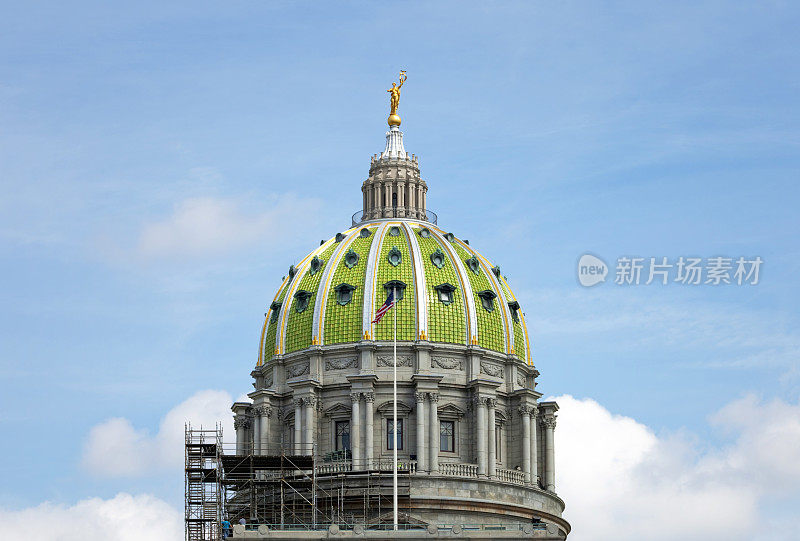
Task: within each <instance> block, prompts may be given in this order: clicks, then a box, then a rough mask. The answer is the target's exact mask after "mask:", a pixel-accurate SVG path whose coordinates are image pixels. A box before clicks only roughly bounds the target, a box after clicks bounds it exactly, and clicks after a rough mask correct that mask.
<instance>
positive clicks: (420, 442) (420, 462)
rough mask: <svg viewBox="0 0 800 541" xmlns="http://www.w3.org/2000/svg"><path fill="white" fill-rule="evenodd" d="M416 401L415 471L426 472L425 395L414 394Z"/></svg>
mask: <svg viewBox="0 0 800 541" xmlns="http://www.w3.org/2000/svg"><path fill="white" fill-rule="evenodd" d="M414 398H416V399H417V471H427V469H428V451H427V449H425V393H420V392H417V393H414Z"/></svg>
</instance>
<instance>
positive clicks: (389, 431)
mask: <svg viewBox="0 0 800 541" xmlns="http://www.w3.org/2000/svg"><path fill="white" fill-rule="evenodd" d="M393 429H394V423H392V420H391V419H386V448H387V449H389V450H390V451H391V450H392V449H394V433H393ZM402 449H403V420H402V419H398V420H397V450H398V451H399V450H402Z"/></svg>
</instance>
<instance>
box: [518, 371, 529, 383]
mask: <svg viewBox="0 0 800 541" xmlns="http://www.w3.org/2000/svg"><path fill="white" fill-rule="evenodd" d="M527 380H528V378H526V377H525V374H523V373H521V372H517V385H519V386H520V387H525V386H526V385H527V383H528V381H527Z"/></svg>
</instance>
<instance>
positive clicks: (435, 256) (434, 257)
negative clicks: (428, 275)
mask: <svg viewBox="0 0 800 541" xmlns="http://www.w3.org/2000/svg"><path fill="white" fill-rule="evenodd" d="M444 261H445V260H444V252H442V250H440V249H439V248H436V251H435V252H433V253H432V254H431V263H433V266H434V267H436V268H437V269H441V268H442V267H444Z"/></svg>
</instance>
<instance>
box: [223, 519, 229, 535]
mask: <svg viewBox="0 0 800 541" xmlns="http://www.w3.org/2000/svg"><path fill="white" fill-rule="evenodd" d="M230 536H231V523H230V522H228V519H225V520H223V521H222V538H223V539H227V538H229V537H230Z"/></svg>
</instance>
